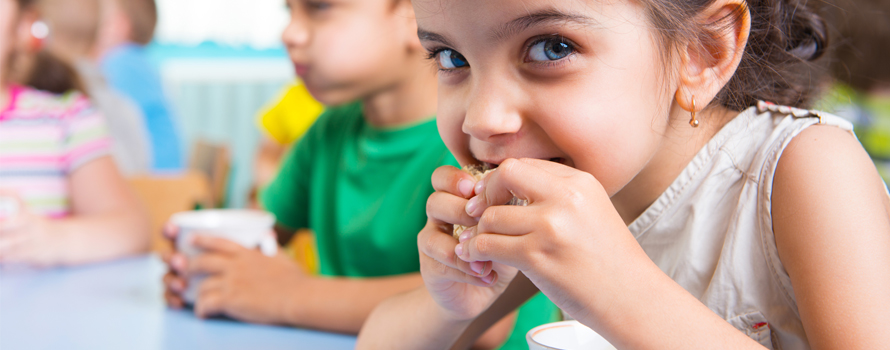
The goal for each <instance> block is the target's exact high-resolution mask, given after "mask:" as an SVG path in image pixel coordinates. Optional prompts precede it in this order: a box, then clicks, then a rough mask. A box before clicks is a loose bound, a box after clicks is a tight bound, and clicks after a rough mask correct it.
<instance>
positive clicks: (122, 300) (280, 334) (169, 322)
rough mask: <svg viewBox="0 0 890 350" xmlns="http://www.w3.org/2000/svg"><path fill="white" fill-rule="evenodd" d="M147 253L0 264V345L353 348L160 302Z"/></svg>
mask: <svg viewBox="0 0 890 350" xmlns="http://www.w3.org/2000/svg"><path fill="white" fill-rule="evenodd" d="M164 271H165V268H164V265H163V264H162V263H161V261H160V260H159V259H158V258H157V257H156V256H153V255H148V256H143V257H138V258H131V259H125V260H121V261H116V262H110V263H103V264H96V265H89V266H83V267H74V268H64V269H55V270H45V271H35V270H22V269H14V270H13V269H9V268H5V269H0V349H2V350H17V349H150V350H155V349H332V350H336V349H352V348H354V347H355V337H352V336H346V335H340V334H333V333H324V332H318V331H311V330H304V329H296V328H287V327H274V326H262V325H253V324H246V323H240V322H235V321H228V320H201V319H198V318H196V317H195V316H194V315H193V314H192V313H191V312H190V311H182V310H170V309H167V308H166V306H165V305H164V300H163V297H162V294H161V293H162V285H161V276H162V275H163V273H164Z"/></svg>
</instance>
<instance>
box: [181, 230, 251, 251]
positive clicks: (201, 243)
mask: <svg viewBox="0 0 890 350" xmlns="http://www.w3.org/2000/svg"><path fill="white" fill-rule="evenodd" d="M192 245H194V246H195V247H196V248H198V249H202V250H204V251H206V252H214V253H220V254H228V255H232V254H236V253H239V252H241V251H244V250H247V248H244V247H243V246H242V245H240V244H238V243H235V242H232V241H230V240H228V239H225V238H220V237H214V236H208V235H202V234H196V235H193V236H192Z"/></svg>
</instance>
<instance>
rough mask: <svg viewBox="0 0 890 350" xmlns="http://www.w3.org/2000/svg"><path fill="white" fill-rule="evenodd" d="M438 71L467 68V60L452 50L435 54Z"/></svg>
mask: <svg viewBox="0 0 890 350" xmlns="http://www.w3.org/2000/svg"><path fill="white" fill-rule="evenodd" d="M437 56H438V57H437V61H439V69H455V68H461V67H466V66H469V64H467V59H465V58H464V56H463V55H461V54H459V53H458V52H457V51H454V50H442V51H439V53H438V54H437Z"/></svg>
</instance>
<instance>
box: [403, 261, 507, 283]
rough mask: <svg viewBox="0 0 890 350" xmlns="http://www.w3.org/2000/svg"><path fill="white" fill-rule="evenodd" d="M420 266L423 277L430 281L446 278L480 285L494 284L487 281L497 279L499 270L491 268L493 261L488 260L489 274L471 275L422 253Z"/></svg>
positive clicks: (487, 271)
mask: <svg viewBox="0 0 890 350" xmlns="http://www.w3.org/2000/svg"><path fill="white" fill-rule="evenodd" d="M420 266H421V268H420V270H421V272H422V274H423V278H424V279H427V280H430V281H441V280H446V281H453V282H460V283H466V284H471V285H474V286H479V287H489V286H491V285H492V283H493V282H486V281H496V280H497V278H496V275H497V272H495V271H493V270H491V262H488V267H487V269H486V271H485V272H486V273H487V274H486V275H485V276H482V277H479V276H476V275H471V274H468V273H466V272H463V271H461V270H458V269H455V268H452V267H450V266H448V265H446V264H443V263H441V262H439V261H437V260H435V259H433V258H431V257H429V256H427V255H424V254H421V255H420ZM493 275H494V276H493Z"/></svg>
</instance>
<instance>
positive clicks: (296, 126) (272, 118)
mask: <svg viewBox="0 0 890 350" xmlns="http://www.w3.org/2000/svg"><path fill="white" fill-rule="evenodd" d="M322 112H324V105H322V104H321V103H320V102H318V101H316V100H315V98H313V97H312V95H311V94H310V93H309V90H307V89H306V85H304V84H302V83H295V84H293V85H289V86H287V88H286V90H285V92H284V96H282V97H281V99H280V100H278V102H276V103H275V104H274V105H272V106H270V107H268V108H265V109H264V110H263V111H262V112H260V116H259V122H260V126H261V129H263V130H265V131H266V133H267V134H268V135H269V137H270V138H271V139H273V140H275V141H276V142H278V143H279V144H281V145H290V144H292V143H294V142H296V141H297V140H298V139H299V138H300V137H301V136H303V134H304V133H306V130H309V127H310V126H312V123H314V122H315V119H318V116H319V115H321V113H322Z"/></svg>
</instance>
